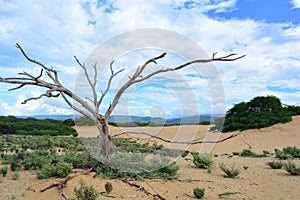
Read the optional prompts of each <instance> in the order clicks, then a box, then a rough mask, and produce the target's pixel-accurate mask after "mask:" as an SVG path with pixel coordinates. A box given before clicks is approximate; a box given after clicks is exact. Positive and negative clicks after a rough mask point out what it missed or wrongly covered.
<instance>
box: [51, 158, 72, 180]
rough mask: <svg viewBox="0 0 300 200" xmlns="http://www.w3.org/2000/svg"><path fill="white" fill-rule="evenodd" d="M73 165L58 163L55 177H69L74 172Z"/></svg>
mask: <svg viewBox="0 0 300 200" xmlns="http://www.w3.org/2000/svg"><path fill="white" fill-rule="evenodd" d="M72 169H73V167H72V164H69V163H65V162H60V163H57V164H56V166H55V173H54V176H58V177H62V178H64V177H67V176H68V175H69V174H70V173H71V172H72Z"/></svg>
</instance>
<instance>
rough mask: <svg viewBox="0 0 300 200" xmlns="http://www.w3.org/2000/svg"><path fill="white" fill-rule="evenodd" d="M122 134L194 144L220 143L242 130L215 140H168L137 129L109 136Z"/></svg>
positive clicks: (172, 142) (174, 142)
mask: <svg viewBox="0 0 300 200" xmlns="http://www.w3.org/2000/svg"><path fill="white" fill-rule="evenodd" d="M124 134H135V135H146V136H149V137H151V138H155V139H158V140H161V141H163V142H167V143H171V144H189V145H194V144H204V143H221V142H224V141H226V140H228V139H231V138H234V137H236V136H238V135H241V134H243V132H239V133H235V134H232V135H230V136H228V137H226V138H223V139H221V140H217V141H211V140H202V141H198V140H199V139H202V138H198V139H196V140H192V141H172V140H168V139H165V138H162V137H159V136H157V135H153V134H150V133H147V132H137V131H123V132H120V133H115V134H112V135H111V138H114V137H118V136H121V135H124Z"/></svg>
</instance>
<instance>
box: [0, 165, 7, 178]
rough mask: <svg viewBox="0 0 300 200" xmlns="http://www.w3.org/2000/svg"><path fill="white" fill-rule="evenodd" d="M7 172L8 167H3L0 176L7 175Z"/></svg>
mask: <svg viewBox="0 0 300 200" xmlns="http://www.w3.org/2000/svg"><path fill="white" fill-rule="evenodd" d="M7 172H8V166H4V167H3V168H1V169H0V173H1V174H2V176H3V177H5V176H6V175H7Z"/></svg>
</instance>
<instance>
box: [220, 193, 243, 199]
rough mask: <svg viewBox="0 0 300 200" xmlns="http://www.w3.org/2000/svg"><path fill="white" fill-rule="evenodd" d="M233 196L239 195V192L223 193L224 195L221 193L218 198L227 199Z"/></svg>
mask: <svg viewBox="0 0 300 200" xmlns="http://www.w3.org/2000/svg"><path fill="white" fill-rule="evenodd" d="M235 194H241V193H240V192H224V193H221V194H218V196H219V197H221V198H222V197H225V196H226V197H229V196H231V195H235Z"/></svg>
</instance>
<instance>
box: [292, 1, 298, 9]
mask: <svg viewBox="0 0 300 200" xmlns="http://www.w3.org/2000/svg"><path fill="white" fill-rule="evenodd" d="M290 1H291V4H292V5H293V9H295V8H300V0H290Z"/></svg>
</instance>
